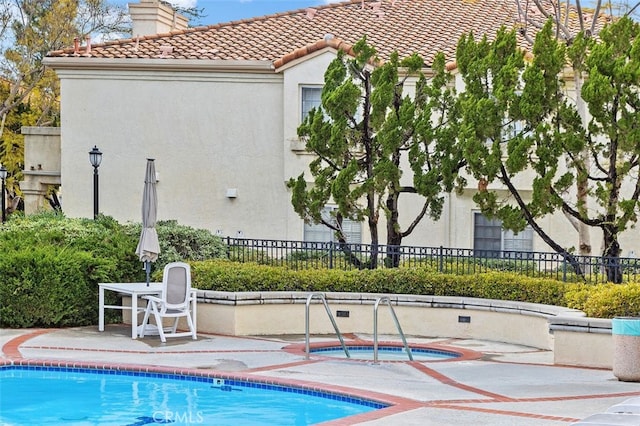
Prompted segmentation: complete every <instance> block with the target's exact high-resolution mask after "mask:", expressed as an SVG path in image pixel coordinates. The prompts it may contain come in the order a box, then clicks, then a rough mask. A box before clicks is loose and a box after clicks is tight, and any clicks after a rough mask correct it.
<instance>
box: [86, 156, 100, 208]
mask: <svg viewBox="0 0 640 426" xmlns="http://www.w3.org/2000/svg"><path fill="white" fill-rule="evenodd" d="M101 161H102V152H100V150H99V149H98V147H97V146H95V145H94V146H93V149H92V150H91V151H89V162H90V163H91V165H92V166H93V219H94V220H95V219H97V218H98V167H100V162H101Z"/></svg>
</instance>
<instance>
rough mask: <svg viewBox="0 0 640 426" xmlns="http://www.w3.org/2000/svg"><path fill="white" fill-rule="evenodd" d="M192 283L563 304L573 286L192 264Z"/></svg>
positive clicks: (412, 273) (424, 272)
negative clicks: (566, 292)
mask: <svg viewBox="0 0 640 426" xmlns="http://www.w3.org/2000/svg"><path fill="white" fill-rule="evenodd" d="M191 268H192V269H191V270H192V280H193V285H194V287H197V288H199V289H203V290H218V291H309V292H315V291H335V292H364V293H393V294H428V295H437V296H463V297H480V298H487V299H502V300H515V301H522V302H533V303H544V304H550V305H564V304H565V302H566V301H565V298H564V294H565V291H566V289H567V288H570V286H571V284H565V283H563V282H561V281H556V280H552V279H537V278H528V277H523V276H520V275H517V274H514V273H504V272H503V273H499V272H491V273H483V274H475V275H454V274H441V273H438V272H434V271H432V270H430V269H428V268H420V267H417V268H399V269H376V270H350V271H340V270H335V269H329V270H327V269H300V270H293V269H288V268H282V267H277V266H266V265H259V264H255V263H237V262H232V261H223V260H214V261H205V262H192V263H191Z"/></svg>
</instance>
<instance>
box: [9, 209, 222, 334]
mask: <svg viewBox="0 0 640 426" xmlns="http://www.w3.org/2000/svg"><path fill="white" fill-rule="evenodd" d="M158 234H159V236H160V239H161V250H162V254H161V258H160V259H158V262H156V263H155V264H154V268H155V269H156V270H157V271H161V270H162V268H163V266H164V263H167V262H171V261H174V260H188V259H205V258H210V257H215V256H224V255H225V247H224V245H223V243H222V241H221V239H220V238H219V237H215V236H213V235H212V234H211V233H210V232H208V231H204V230H196V229H193V228H190V227H187V226H182V225H178V224H177V223H176V222H175V221H167V222H162V223H160V224H159V226H158ZM139 236H140V224H126V225H121V224H119V223H118V222H117V221H115V220H114V219H113V218H110V217H106V216H100V217H98V219H97V220H92V219H69V218H65V217H64V216H62V215H56V214H53V213H42V214H37V215H33V216H27V217H25V216H19V215H12V216H11V220H9V221H8V222H7V223H5V224H2V225H0V253H2V255H1V256H0V327H13V328H19V327H63V326H79V325H87V324H96V323H97V320H98V283H99V282H139V281H143V280H144V279H145V274H144V270H143V268H142V263H141V262H140V259H139V258H138V256H137V255H136V254H135V250H136V247H137V244H138V239H139ZM105 297H106V303H107V304H116V303H117V296H116V295H115V294H113V292H107V293H106V294H105ZM106 316H107V317H106V320H107V322H113V321H120V312H118V311H114V310H107V311H106Z"/></svg>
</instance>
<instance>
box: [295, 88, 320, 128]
mask: <svg viewBox="0 0 640 426" xmlns="http://www.w3.org/2000/svg"><path fill="white" fill-rule="evenodd" d="M321 95H322V87H303V88H302V111H301V115H300V121H301V122H302V121H303V120H304V119H305V118H306V117H307V115H308V114H309V111H311V110H312V109H313V108H317V107H319V106H320V104H321V103H322V101H321V99H320V96H321Z"/></svg>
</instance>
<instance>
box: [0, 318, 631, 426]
mask: <svg viewBox="0 0 640 426" xmlns="http://www.w3.org/2000/svg"><path fill="white" fill-rule="evenodd" d="M346 337H347V341H348V342H350V341H354V340H355V341H360V340H367V341H370V340H371V336H370V335H364V334H349V335H347V336H346ZM380 338H381V340H384V341H392V340H393V341H395V340H397V338H396V337H395V336H389V335H386V336H380ZM335 340H336V339H335V337H331V336H329V337H327V336H314V337H313V338H312V342H321V341H332V342H334V341H335ZM408 340H409V343H410V344H440V345H446V346H450V347H452V348H459V349H462V350H469V351H477V352H481V353H482V354H483V355H482V357H480V358H479V359H475V360H465V361H451V362H449V361H448V362H381V363H379V364H373V363H370V362H357V361H346V360H336V359H330V358H324V357H315V356H313V355H312V356H311V359H309V360H307V359H305V357H304V356H303V354H302V353H300V352H296V351H291V350H285V348H290V347H291V345H298V346H299V345H301V344H303V343H304V336H300V335H288V336H243V337H236V336H227V335H219V334H205V333H199V334H198V340H197V341H193V340H191V339H189V338H177V339H172V340H169V341H168V342H167V344H164V345H163V344H160V340H159V339H158V337H157V336H155V337H146V338H143V339H136V340H134V339H131V336H130V326H129V325H124V324H115V325H107V326H106V327H105V331H104V332H99V331H98V330H97V327H95V326H91V327H79V328H69V329H37V330H36V329H32V330H14V329H11V330H9V329H3V330H2V331H1V332H0V344H1V345H2V361H0V362H4V363H26V362H39V363H42V362H52V363H55V364H73V365H85V364H91V365H101V366H122V365H126V366H129V367H133V366H138V367H141V368H146V367H150V366H152V367H153V368H159V367H163V368H167V369H172V370H175V369H178V370H180V371H189V370H191V371H202V370H210V371H215V372H218V373H221V374H229V375H241V376H242V377H249V378H251V377H253V378H262V379H264V378H271V379H273V380H278V381H281V382H284V383H289V384H296V383H298V384H299V383H307V384H308V383H310V382H312V383H316V384H318V385H319V386H320V387H322V388H327V389H340V390H342V391H347V392H349V393H351V394H355V395H359V396H369V397H375V398H383V399H385V400H389V401H392V402H393V403H394V406H393V407H390V408H388V409H384V410H378V411H375V412H373V413H370V414H367V415H365V416H363V417H358V419H357V421H356V420H354V419H351V420H350V421H348V422H347V421H346V420H343V421H335V422H331V423H330V424H331V425H333V426H336V425H344V424H362V425H389V424H398V425H399V424H402V425H425V424H426V425H448V424H457V425H514V424H518V425H524V426H527V425H532V426H533V425H536V426H538V425H561V424H565V425H566V424H571V423H572V422H576V421H579V420H580V419H583V418H585V417H588V416H590V415H592V414H595V413H600V412H603V411H605V410H606V409H607V408H608V407H610V406H612V405H615V404H618V403H621V402H623V401H625V400H627V399H629V398H631V397H634V396H640V389H639V388H638V384H637V383H629V382H620V381H618V380H616V379H615V377H614V376H613V375H612V373H611V371H610V370H609V369H594V368H577V367H564V366H554V365H553V354H552V352H550V351H548V350H541V349H535V348H532V347H529V346H522V345H514V344H505V343H497V342H491V341H486V340H478V339H464V338H449V339H447V338H416V337H411V336H408Z"/></svg>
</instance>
